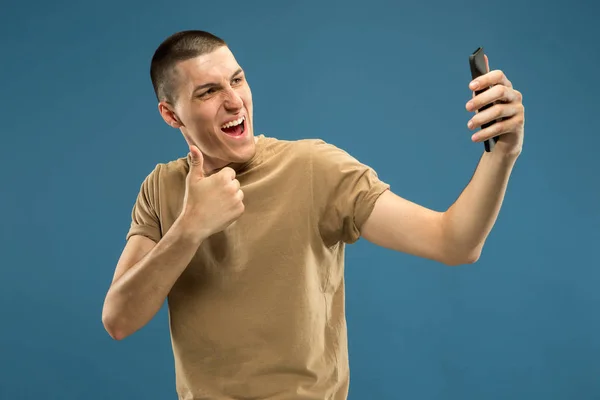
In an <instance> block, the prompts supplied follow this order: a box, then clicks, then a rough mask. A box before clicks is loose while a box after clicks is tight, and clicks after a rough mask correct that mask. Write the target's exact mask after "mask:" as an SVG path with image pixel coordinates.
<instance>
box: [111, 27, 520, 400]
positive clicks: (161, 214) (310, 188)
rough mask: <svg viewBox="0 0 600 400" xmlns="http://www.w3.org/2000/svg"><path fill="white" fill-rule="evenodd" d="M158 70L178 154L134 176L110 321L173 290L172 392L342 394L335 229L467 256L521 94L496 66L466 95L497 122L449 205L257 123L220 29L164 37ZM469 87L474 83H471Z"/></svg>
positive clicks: (129, 325) (498, 175) (140, 315)
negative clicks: (421, 201)
mask: <svg viewBox="0 0 600 400" xmlns="http://www.w3.org/2000/svg"><path fill="white" fill-rule="evenodd" d="M151 77H152V82H153V85H154V88H155V91H156V95H157V98H158V101H159V104H158V109H159V112H160V114H161V116H162V117H163V119H164V120H165V122H166V123H167V124H169V125H170V126H172V127H173V128H177V129H179V130H180V131H181V133H182V134H183V137H184V138H185V141H186V142H187V145H188V147H189V153H188V155H187V157H183V158H180V159H178V160H174V161H172V162H169V163H166V164H158V165H157V166H156V168H155V169H154V171H152V172H151V173H150V174H149V175H148V176H147V177H146V179H145V180H144V182H143V184H142V185H141V190H140V192H139V196H138V198H137V201H136V203H135V205H134V208H133V212H132V224H131V228H130V230H129V232H128V235H127V244H126V246H125V248H124V250H123V253H122V256H121V258H120V260H119V262H118V264H117V266H116V270H115V274H114V279H113V281H112V284H111V286H110V288H109V290H108V293H107V296H106V300H105V304H104V309H103V316H102V319H103V323H104V326H105V327H106V329H107V331H108V332H109V334H110V335H111V336H112V337H113V338H115V339H117V340H120V339H123V338H125V337H127V336H129V335H131V334H133V333H134V332H136V331H137V330H139V329H140V328H142V327H143V326H144V325H145V324H146V323H147V322H148V321H149V320H150V319H151V318H153V316H154V315H155V314H156V313H157V312H158V310H159V309H160V307H161V306H162V304H163V303H164V301H165V299H168V306H169V317H170V329H171V336H172V345H173V351H174V356H175V367H176V385H177V392H178V394H179V398H180V399H233V398H235V399H238V398H252V399H272V400H275V399H335V400H341V399H345V398H346V397H347V393H348V382H349V370H348V353H347V340H346V323H345V315H344V278H343V259H344V245H345V244H347V243H353V242H355V241H356V240H358V239H359V237H361V236H362V237H364V238H365V239H366V240H369V241H370V242H372V243H375V244H377V245H380V246H383V247H386V248H390V249H394V250H397V251H401V252H406V253H410V254H413V255H417V256H421V257H426V258H429V259H433V260H437V261H439V262H441V263H444V264H447V265H459V264H464V263H473V262H475V261H476V260H477V259H478V257H479V255H480V253H481V249H482V247H483V245H484V242H485V240H486V237H487V235H488V233H489V232H490V230H491V228H492V226H493V224H494V221H495V219H496V217H497V214H498V211H499V209H500V206H501V203H502V199H503V196H504V193H505V190H506V186H507V182H508V179H509V175H510V173H511V170H512V167H513V165H514V163H515V161H516V159H517V157H518V155H519V154H520V152H521V147H522V143H523V131H524V129H523V126H524V109H523V105H522V97H521V94H520V93H519V92H518V91H516V90H514V89H513V88H512V86H511V83H510V82H509V81H508V79H507V78H506V77H505V76H504V74H503V73H502V72H500V71H492V72H490V73H488V74H487V75H485V76H483V77H481V78H479V79H478V80H477V81H478V84H479V87H487V86H493V88H492V89H490V90H488V91H486V92H485V93H483V94H481V95H479V96H477V97H474V98H473V99H472V100H470V101H469V102H468V103H467V106H466V107H467V109H468V110H469V111H474V110H477V109H479V108H481V107H482V106H483V105H484V104H487V103H490V102H493V101H499V102H500V103H499V104H497V105H494V106H493V107H491V108H489V109H488V110H486V111H484V112H481V113H477V114H475V116H474V117H473V119H472V120H471V122H470V123H469V127H470V128H471V129H475V128H477V127H479V126H481V125H482V124H484V123H486V122H488V121H491V120H496V119H500V118H502V121H501V122H497V123H496V124H494V125H493V126H492V127H490V128H487V129H484V130H481V131H480V132H478V133H477V135H476V136H474V138H473V140H474V141H476V142H481V141H483V140H485V139H487V138H491V137H493V136H497V135H500V139H499V141H498V142H497V143H496V146H495V148H494V150H493V151H492V152H491V153H485V154H484V155H483V157H482V159H481V161H480V164H479V166H478V168H477V170H476V172H475V175H474V176H473V178H472V180H471V182H470V183H469V185H468V187H467V188H466V189H465V190H464V192H463V193H462V194H461V196H460V198H459V199H458V200H457V201H456V202H455V203H454V204H453V205H452V206H451V207H450V208H449V209H448V210H447V211H445V212H436V211H432V210H429V209H426V208H424V207H421V206H419V205H416V204H414V203H411V202H409V201H407V200H404V199H402V198H400V197H399V196H397V195H395V194H393V193H392V192H391V191H390V190H389V186H388V185H387V184H386V183H384V182H381V181H380V180H379V179H378V177H377V175H376V173H375V172H374V171H373V170H372V169H371V168H369V167H367V166H365V165H363V164H361V163H359V162H358V161H357V160H356V159H354V158H353V157H351V156H350V155H349V154H347V153H346V152H344V151H342V150H340V149H338V148H336V147H335V146H332V145H330V144H327V143H324V142H323V141H320V140H298V141H283V140H278V139H275V138H272V137H265V136H263V135H260V136H255V135H254V131H253V114H252V95H251V91H250V87H249V85H248V82H247V80H246V77H245V75H244V72H243V70H242V68H240V66H239V65H238V63H237V62H236V59H235V57H234V56H233V54H232V53H231V51H230V49H229V48H228V47H227V45H226V44H225V42H224V41H223V40H221V39H220V38H217V37H215V36H213V35H211V34H210V33H207V32H202V31H186V32H180V33H177V34H175V35H173V36H171V37H169V38H168V39H166V40H165V41H164V42H163V43H162V44H161V45H160V46H159V48H158V49H157V50H156V52H155V54H154V57H153V59H152V65H151ZM470 87H471V89H476V87H475V86H470Z"/></svg>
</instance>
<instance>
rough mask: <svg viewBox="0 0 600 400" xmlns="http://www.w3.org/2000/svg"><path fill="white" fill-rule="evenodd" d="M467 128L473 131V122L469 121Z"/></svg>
mask: <svg viewBox="0 0 600 400" xmlns="http://www.w3.org/2000/svg"><path fill="white" fill-rule="evenodd" d="M467 127H469V129H473V121H469V122H468V123H467Z"/></svg>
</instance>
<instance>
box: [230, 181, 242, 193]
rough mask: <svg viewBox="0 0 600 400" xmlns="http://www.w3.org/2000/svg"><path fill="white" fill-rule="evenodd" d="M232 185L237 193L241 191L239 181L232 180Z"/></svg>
mask: <svg viewBox="0 0 600 400" xmlns="http://www.w3.org/2000/svg"><path fill="white" fill-rule="evenodd" d="M231 185H232V186H233V188H234V189H235V192H237V191H238V190H240V181H238V180H237V179H234V180H232V181H231Z"/></svg>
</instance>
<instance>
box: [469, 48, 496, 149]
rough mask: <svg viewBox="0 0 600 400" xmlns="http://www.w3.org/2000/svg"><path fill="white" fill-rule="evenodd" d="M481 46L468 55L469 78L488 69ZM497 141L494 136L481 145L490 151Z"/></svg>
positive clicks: (475, 76) (486, 125)
mask: <svg viewBox="0 0 600 400" xmlns="http://www.w3.org/2000/svg"><path fill="white" fill-rule="evenodd" d="M483 54H484V53H483V47H480V48H478V49H477V50H475V51H474V52H473V54H471V55H470V56H469V65H470V66H471V78H472V79H475V78H478V77H480V76H481V75H484V74H487V73H488V70H487V67H486V65H485V58H484V57H483ZM488 89H489V87H488V88H483V89H481V90H477V91H475V95H478V94H480V93H483V92H485V91H486V90H488ZM494 104H495V103H490V104H486V105H485V106H483V107H481V108H480V109H479V110H477V111H479V112H481V111H483V110H486V109H488V108H490V107H491V106H493V105H494ZM495 122H496V121H491V122H488V123H487V124H483V125H481V129H485V128H487V127H488V126H491V125H493V124H494V123H495ZM497 141H498V136H496V137H494V138H493V140H492V142H490V141H489V140H486V141H484V142H483V145H484V147H485V151H487V152H490V151H492V148H493V147H494V144H496V142H497Z"/></svg>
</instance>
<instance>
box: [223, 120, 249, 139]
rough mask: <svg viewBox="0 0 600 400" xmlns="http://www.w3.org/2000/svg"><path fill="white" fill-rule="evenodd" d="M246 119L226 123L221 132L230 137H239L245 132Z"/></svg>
mask: <svg viewBox="0 0 600 400" xmlns="http://www.w3.org/2000/svg"><path fill="white" fill-rule="evenodd" d="M245 128H246V117H240V118H239V119H237V120H235V121H231V122H228V123H226V124H225V125H223V126H222V127H221V130H222V131H223V132H225V133H226V134H228V135H230V136H241V135H242V134H243V133H244V131H245V130H246V129H245Z"/></svg>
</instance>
